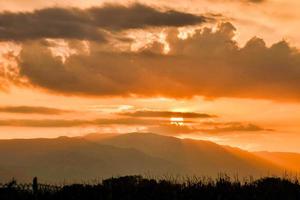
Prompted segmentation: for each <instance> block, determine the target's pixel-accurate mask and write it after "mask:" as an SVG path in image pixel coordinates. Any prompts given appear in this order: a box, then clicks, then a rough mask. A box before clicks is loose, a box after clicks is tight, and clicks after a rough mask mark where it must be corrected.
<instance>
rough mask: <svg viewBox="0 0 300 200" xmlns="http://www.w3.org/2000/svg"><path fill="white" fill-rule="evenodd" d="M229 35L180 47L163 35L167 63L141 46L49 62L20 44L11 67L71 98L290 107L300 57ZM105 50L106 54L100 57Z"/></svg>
mask: <svg viewBox="0 0 300 200" xmlns="http://www.w3.org/2000/svg"><path fill="white" fill-rule="evenodd" d="M235 30H236V29H235V27H234V26H233V25H232V24H230V23H223V24H221V25H220V26H219V28H218V29H217V30H216V31H212V29H210V28H202V29H200V30H198V31H196V33H195V34H194V35H193V36H192V37H190V38H188V39H186V40H181V39H178V37H177V35H178V32H177V31H173V30H172V31H169V32H168V37H167V40H168V42H169V45H170V48H171V51H170V52H169V54H168V55H164V54H162V53H161V52H160V53H157V51H159V50H157V49H159V48H155V51H153V48H152V47H151V46H149V47H148V48H147V49H144V50H143V51H140V52H118V51H107V50H106V51H103V50H99V49H97V48H96V47H95V46H96V45H93V44H92V45H91V48H90V54H89V55H87V54H86V53H82V54H81V53H79V54H77V55H72V56H70V57H69V58H68V59H67V60H66V62H64V63H63V62H62V61H61V60H60V59H59V58H58V57H53V56H52V54H51V52H50V50H49V49H48V48H47V46H46V45H43V44H41V43H40V42H38V41H36V42H28V43H24V45H23V50H22V52H21V54H20V59H19V67H20V73H21V75H22V76H24V77H27V78H28V79H29V80H30V81H31V83H32V84H33V85H37V86H40V87H43V88H46V89H49V90H51V91H55V92H59V93H64V94H73V95H75V94H76V95H95V96H145V97H149V96H167V97H175V98H186V97H192V96H195V95H199V96H205V97H207V98H218V97H238V98H263V99H273V100H285V101H286V100H288V101H298V100H299V99H300V88H299V87H298V85H299V84H300V79H299V77H300V67H299V66H300V53H299V52H298V50H296V49H295V48H292V47H291V46H290V45H289V44H288V43H287V42H285V41H280V42H278V43H275V44H273V45H272V46H270V47H267V46H266V44H265V42H264V41H263V40H262V39H260V38H256V37H254V38H252V39H251V40H249V41H248V43H247V44H246V45H245V46H244V47H239V46H238V44H237V43H236V42H235V40H233V37H234V36H235ZM108 48H109V47H107V49H108Z"/></svg>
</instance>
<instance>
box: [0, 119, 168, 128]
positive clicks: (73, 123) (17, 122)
mask: <svg viewBox="0 0 300 200" xmlns="http://www.w3.org/2000/svg"><path fill="white" fill-rule="evenodd" d="M165 122H166V121H164V120H144V119H133V118H119V119H118V118H117V119H93V120H82V119H77V120H67V119H40V120H30V119H7V120H0V126H11V127H40V128H46V127H48V128H61V127H78V126H108V125H154V124H160V123H165ZM168 122H169V121H168Z"/></svg>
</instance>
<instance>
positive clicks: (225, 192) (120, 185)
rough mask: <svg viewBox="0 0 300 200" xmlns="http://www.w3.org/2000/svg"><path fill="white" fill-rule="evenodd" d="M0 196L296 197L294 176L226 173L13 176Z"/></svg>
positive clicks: (299, 189)
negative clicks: (42, 180)
mask: <svg viewBox="0 0 300 200" xmlns="http://www.w3.org/2000/svg"><path fill="white" fill-rule="evenodd" d="M0 199H1V200H14V199H16V200H19V199H20V200H31V199H32V200H38V199H41V200H42V199H43V200H69V199H70V200H94V199H95V200H96V199H97V200H102V199H103V200H194V199H195V200H206V199H209V200H210V199H212V200H227V199H228V200H256V199H257V200H277V199H280V200H293V199H295V200H299V199H300V185H299V182H298V180H297V179H295V180H292V179H287V178H277V177H267V178H261V179H259V180H255V181H247V180H246V181H243V182H240V181H238V180H234V181H231V180H230V178H229V177H228V176H220V177H219V178H217V179H216V180H212V179H204V178H202V179H198V178H192V179H186V180H185V181H184V182H181V181H176V180H156V179H151V178H143V177H142V176H124V177H118V178H110V179H106V180H103V181H102V182H101V183H98V184H72V185H65V186H54V185H45V184H39V183H38V181H37V178H34V179H33V182H32V183H31V184H18V183H17V182H16V181H15V180H13V181H11V182H9V183H6V184H1V185H0Z"/></svg>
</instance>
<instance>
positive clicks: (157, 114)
mask: <svg viewBox="0 0 300 200" xmlns="http://www.w3.org/2000/svg"><path fill="white" fill-rule="evenodd" d="M119 114H120V115H125V116H130V117H152V118H156V117H157V118H170V117H183V118H213V117H217V116H215V115H210V114H206V113H196V112H171V111H146V110H145V111H135V112H123V113H119Z"/></svg>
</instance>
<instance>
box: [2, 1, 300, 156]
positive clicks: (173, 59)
mask: <svg viewBox="0 0 300 200" xmlns="http://www.w3.org/2000/svg"><path fill="white" fill-rule="evenodd" d="M299 4H300V2H299V1H297V0H291V1H284V0H187V1H179V0H168V1H167V0H147V1H146V0H144V1H143V0H141V1H124V0H122V1H118V0H115V1H112V0H111V1H109V0H107V1H100V0H72V1H71V0H69V1H68V0H65V1H61V0H60V1H56V0H51V1H44V0H10V1H6V0H0V138H1V139H11V138H41V137H47V138H53V137H58V136H82V135H85V134H89V133H120V134H121V133H128V132H153V133H158V134H163V135H169V136H175V137H179V138H193V139H201V140H210V141H213V142H216V143H218V144H222V145H230V146H235V147H240V148H243V149H246V150H250V151H262V150H266V151H289V152H300V146H299V145H298V144H299V142H300V135H299V131H300V103H299V100H300V88H299V84H300V52H299V48H300V38H299V37H298V31H299V30H298V29H299V28H298V27H299V25H300V20H299V18H300V14H299V12H298V10H297V8H298V7H299V6H300V5H299Z"/></svg>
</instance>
